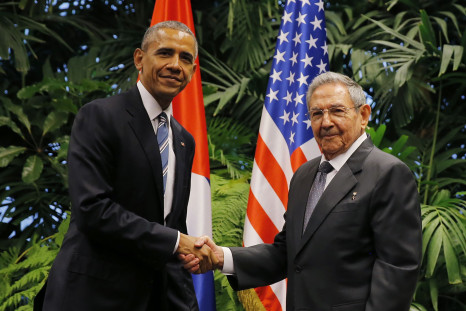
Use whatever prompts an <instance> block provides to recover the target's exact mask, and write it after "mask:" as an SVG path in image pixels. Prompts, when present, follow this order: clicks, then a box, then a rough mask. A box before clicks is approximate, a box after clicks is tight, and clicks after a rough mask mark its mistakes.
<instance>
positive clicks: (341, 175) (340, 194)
mask: <svg viewBox="0 0 466 311" xmlns="http://www.w3.org/2000/svg"><path fill="white" fill-rule="evenodd" d="M373 147H374V145H373V144H372V141H371V139H370V138H367V139H366V140H365V141H364V142H363V143H362V144H361V146H359V147H358V149H356V151H355V152H354V153H353V154H352V155H351V157H350V158H349V159H348V161H346V163H345V164H344V165H343V166H342V167H341V169H340V170H339V171H338V173H337V175H336V176H335V177H334V178H333V179H332V181H331V182H330V184H329V185H328V186H327V188H326V189H325V191H324V193H323V194H322V197H321V198H320V200H319V202H318V203H317V205H316V207H315V208H314V212H313V213H312V216H311V218H310V219H309V223H308V225H307V228H306V231H305V232H304V235H303V237H302V239H301V241H300V242H299V246H298V248H297V254H299V252H300V250H301V249H302V248H303V247H304V245H305V244H306V243H307V242H308V241H309V240H310V239H311V238H312V236H313V235H314V233H315V231H316V230H317V229H318V228H319V226H320V225H321V224H322V222H323V221H324V220H325V219H326V218H327V216H328V214H329V213H330V212H331V211H332V209H333V208H334V207H335V206H336V205H338V203H339V202H340V201H341V200H342V199H343V198H344V197H345V196H346V195H347V194H348V192H350V190H351V189H353V188H354V186H355V185H356V184H357V183H358V180H357V177H356V174H357V173H358V172H359V171H361V170H362V165H363V162H364V160H365V158H366V157H367V155H368V154H369V152H370V151H371V150H372V149H373ZM315 170H317V167H316V168H315ZM311 176H315V173H314V175H311ZM308 195H309V192H308ZM306 203H307V202H306ZM306 203H305V204H304V209H305V205H306ZM303 215H304V214H303ZM301 228H302V224H301ZM301 232H302V231H301Z"/></svg>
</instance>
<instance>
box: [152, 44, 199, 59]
mask: <svg viewBox="0 0 466 311" xmlns="http://www.w3.org/2000/svg"><path fill="white" fill-rule="evenodd" d="M174 52H175V49H172V48H165V47H162V48H159V49H157V50H156V51H155V53H171V54H172V53H174ZM180 56H181V57H186V58H187V59H189V60H190V61H191V62H193V61H194V55H193V54H191V53H189V52H181V53H180Z"/></svg>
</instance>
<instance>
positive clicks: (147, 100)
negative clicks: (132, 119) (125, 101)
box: [137, 81, 173, 126]
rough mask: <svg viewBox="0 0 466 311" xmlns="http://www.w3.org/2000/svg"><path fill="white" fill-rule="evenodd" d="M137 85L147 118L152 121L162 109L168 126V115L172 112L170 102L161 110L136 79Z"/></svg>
mask: <svg viewBox="0 0 466 311" xmlns="http://www.w3.org/2000/svg"><path fill="white" fill-rule="evenodd" d="M137 86H138V89H139V94H141V98H142V104H143V105H144V108H145V109H146V111H147V114H148V115H149V118H150V119H151V120H152V121H153V120H155V119H157V117H158V115H159V114H161V113H162V111H164V112H165V113H166V114H167V116H168V120H167V122H168V126H170V116H171V115H172V114H173V113H172V104H171V103H170V105H169V106H168V108H167V109H165V110H162V107H160V105H159V103H158V102H157V101H156V100H155V98H154V97H153V96H152V95H151V93H149V91H147V90H146V88H145V87H144V85H143V84H142V82H141V81H138V83H137Z"/></svg>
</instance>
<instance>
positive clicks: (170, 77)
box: [161, 75, 182, 82]
mask: <svg viewBox="0 0 466 311" xmlns="http://www.w3.org/2000/svg"><path fill="white" fill-rule="evenodd" d="M161 78H163V79H165V80H168V81H172V82H182V81H181V79H180V78H179V77H178V76H172V75H167V76H161Z"/></svg>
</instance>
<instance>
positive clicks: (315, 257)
mask: <svg viewBox="0 0 466 311" xmlns="http://www.w3.org/2000/svg"><path fill="white" fill-rule="evenodd" d="M307 103H308V109H309V116H310V119H311V126H312V130H313V132H314V136H315V139H316V141H317V143H318V145H319V146H320V148H321V150H322V153H323V155H322V157H319V158H315V159H313V160H310V161H308V162H307V163H305V164H303V165H302V166H301V167H300V168H299V169H298V170H297V171H296V173H295V174H294V176H293V178H292V180H291V184H290V191H289V195H288V208H287V212H286V215H285V225H284V227H283V230H282V231H281V232H280V233H278V234H277V236H276V237H275V241H274V243H273V244H261V245H256V246H252V247H247V248H221V247H218V246H216V245H215V244H213V242H212V241H211V240H210V239H208V238H207V237H204V238H203V239H201V240H199V242H198V245H202V244H203V243H207V244H208V245H209V246H210V247H212V248H213V249H214V250H215V252H216V254H217V255H218V256H219V258H220V267H221V268H222V271H223V272H225V273H227V274H230V276H229V281H230V284H231V285H232V286H233V288H235V289H246V288H251V287H258V286H263V285H267V284H272V283H275V282H277V281H279V280H281V279H283V278H286V277H287V278H288V288H287V300H286V307H287V310H313V311H330V310H334V311H337V310H341V311H343V310H344V311H364V310H365V311H407V310H409V307H410V302H411V299H412V296H413V293H414V290H415V287H416V281H417V276H418V270H419V266H420V263H421V243H422V242H421V216H420V205H419V199H418V192H417V188H416V183H415V180H414V178H413V175H412V173H411V171H410V170H409V168H408V167H407V166H406V165H405V164H404V163H403V162H401V161H400V160H398V159H397V158H395V157H393V156H391V155H389V154H387V153H385V152H382V151H381V150H379V149H378V148H376V147H374V145H373V143H372V141H371V139H370V138H369V137H367V135H366V133H365V131H364V130H365V128H366V126H367V123H368V120H369V116H370V113H371V108H370V106H369V105H367V104H366V101H365V95H364V92H363V90H362V88H361V87H360V86H359V85H358V84H357V83H355V82H354V81H353V80H351V79H350V78H348V77H346V76H344V75H341V74H337V73H333V72H328V73H324V74H322V75H320V76H318V77H316V78H315V79H314V81H313V82H312V84H311V85H310V87H309V90H308V93H307ZM319 198H320V199H319ZM180 257H181V258H182V259H183V260H184V262H185V268H187V269H188V270H190V271H192V272H196V271H199V270H201V271H202V267H201V269H199V265H198V260H197V259H194V258H193V256H192V255H188V256H181V255H180Z"/></svg>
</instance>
